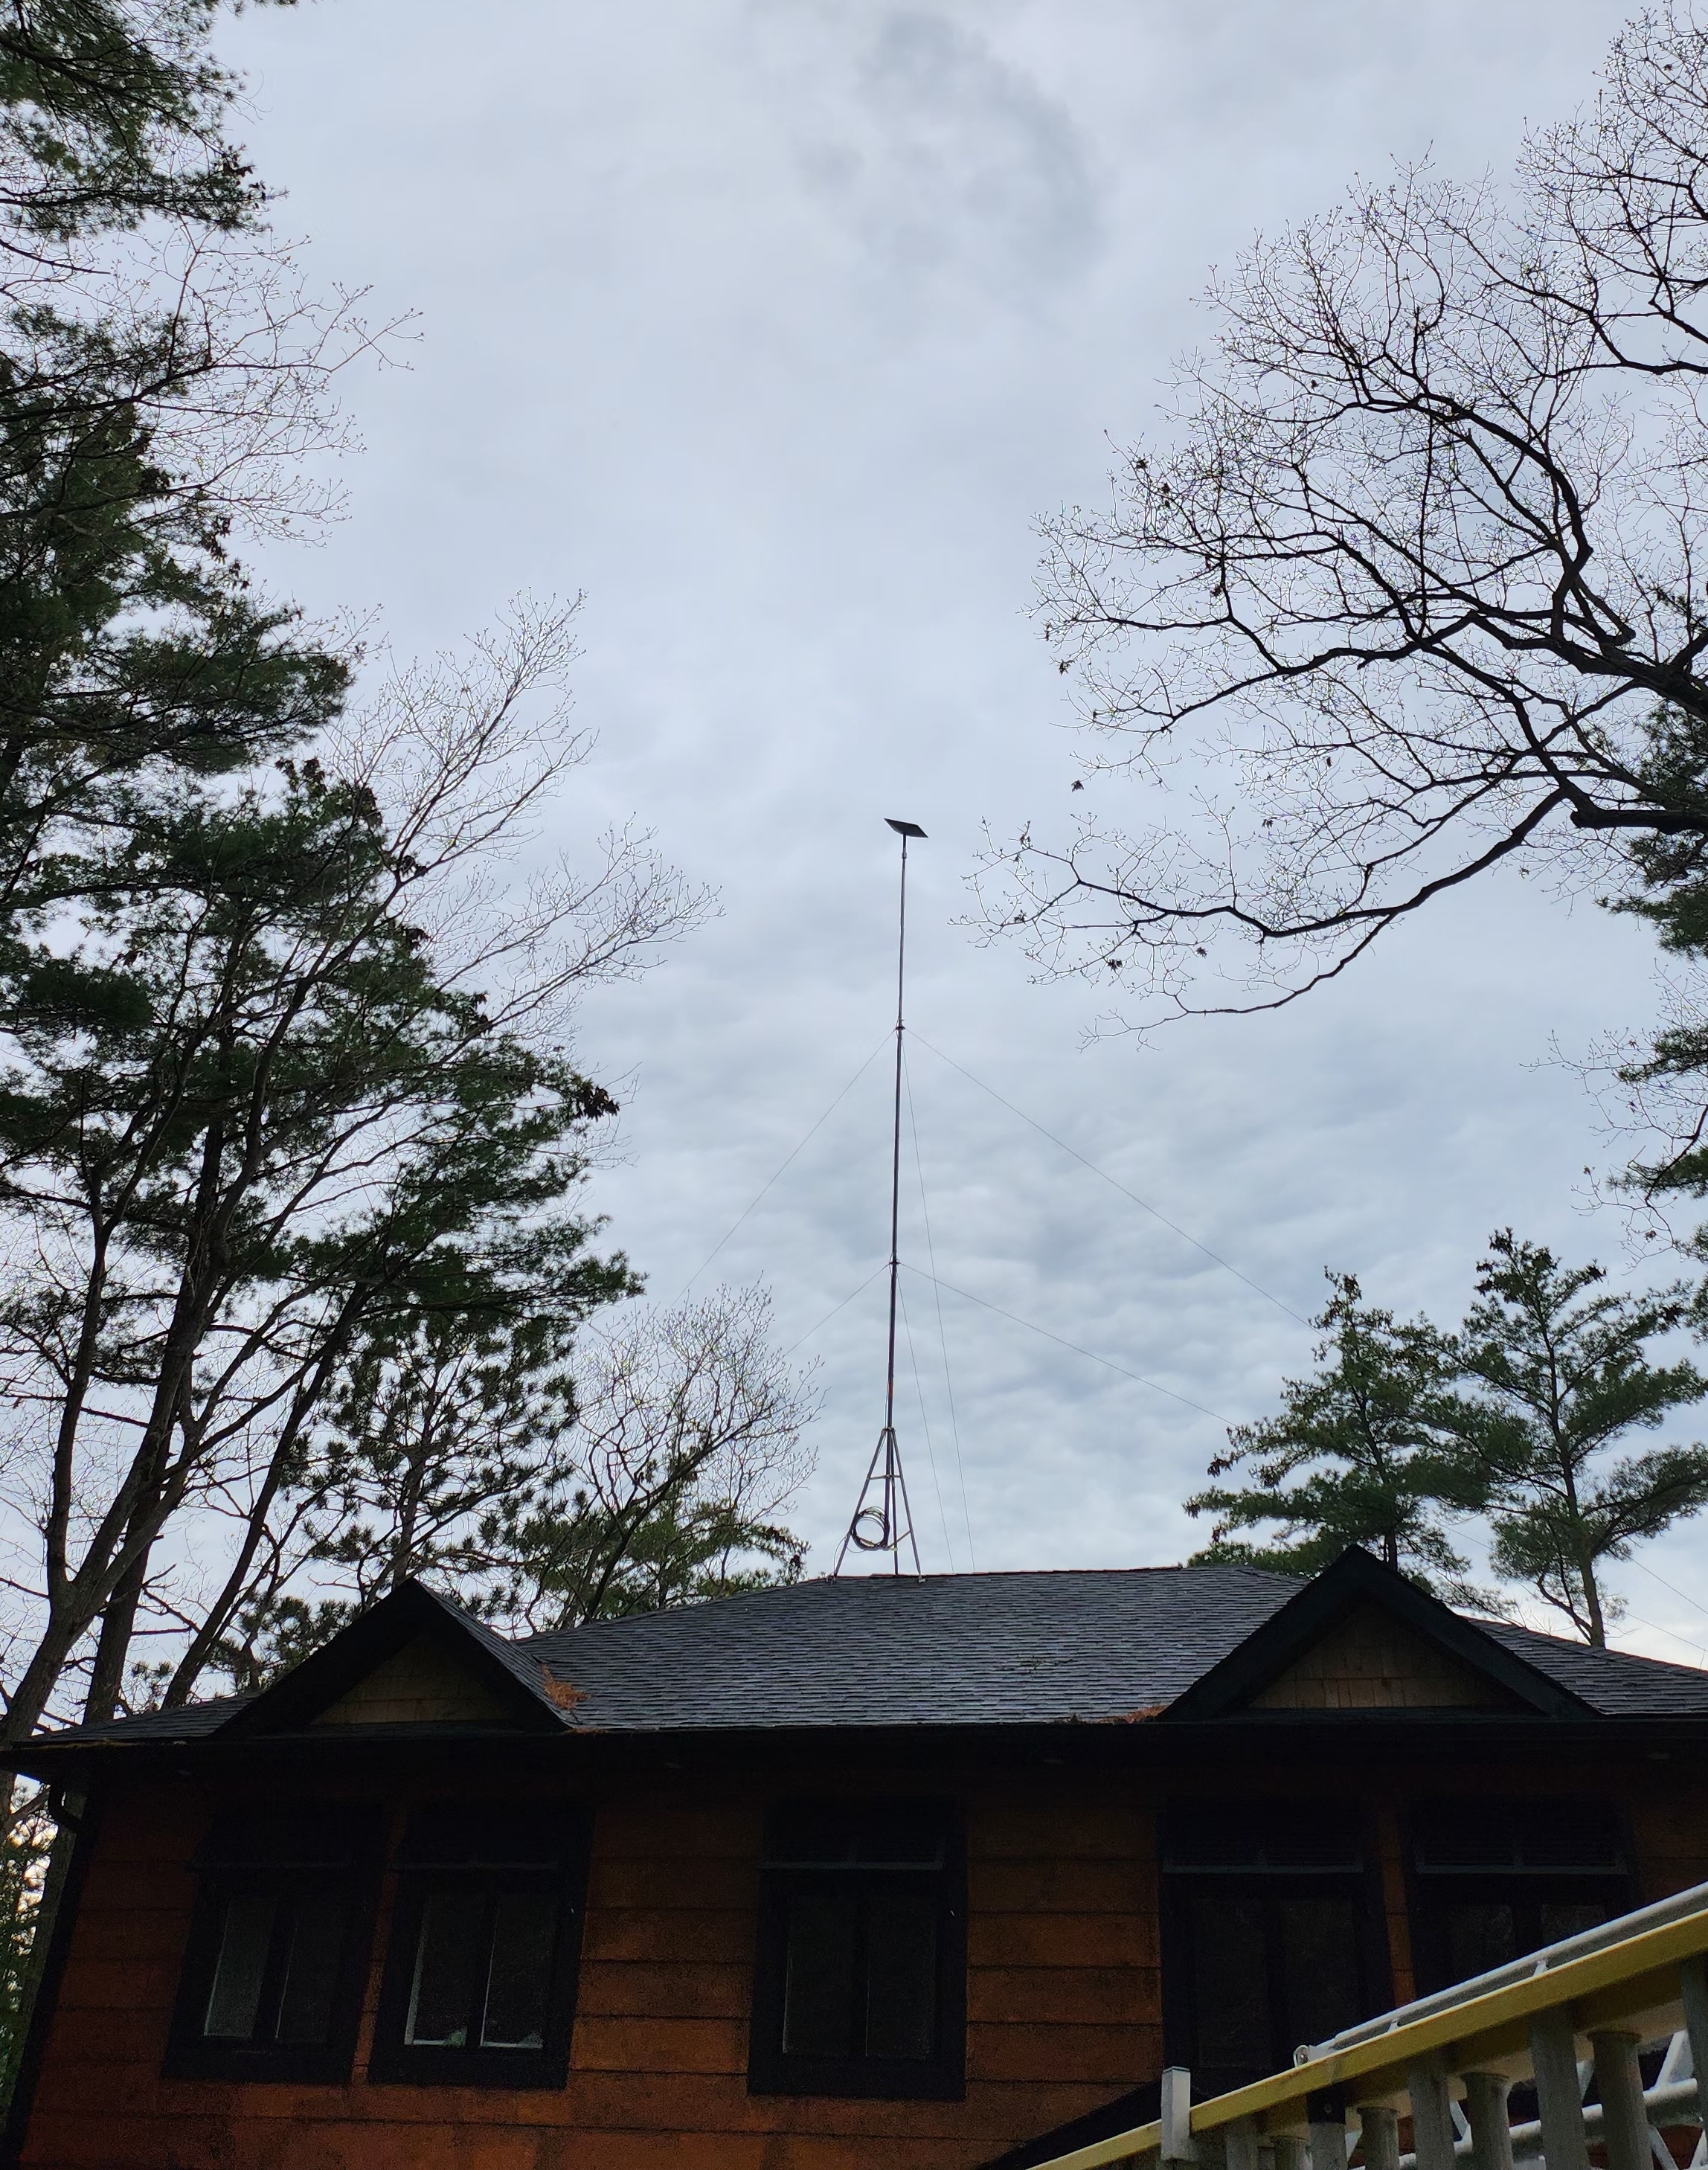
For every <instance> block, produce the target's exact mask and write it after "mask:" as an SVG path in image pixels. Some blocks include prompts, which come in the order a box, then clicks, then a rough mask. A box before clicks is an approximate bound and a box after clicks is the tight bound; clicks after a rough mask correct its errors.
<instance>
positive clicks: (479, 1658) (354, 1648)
mask: <svg viewBox="0 0 1708 2170" xmlns="http://www.w3.org/2000/svg"><path fill="white" fill-rule="evenodd" d="M424 1632H425V1633H430V1634H433V1633H437V1634H440V1635H442V1636H443V1637H444V1638H445V1639H446V1641H447V1642H453V1643H455V1644H456V1646H457V1654H458V1656H459V1657H461V1658H462V1659H463V1660H465V1661H466V1662H467V1665H468V1666H469V1668H470V1670H472V1672H473V1673H474V1674H476V1676H478V1678H479V1679H480V1680H481V1681H483V1684H484V1685H485V1686H488V1688H490V1689H491V1690H492V1691H493V1692H494V1695H495V1696H497V1697H499V1700H500V1701H501V1702H503V1703H504V1706H505V1708H507V1709H509V1710H510V1711H513V1712H514V1713H515V1726H516V1729H517V1730H518V1731H520V1732H526V1733H561V1732H563V1729H564V1725H563V1715H562V1713H560V1712H558V1710H557V1709H556V1708H554V1707H553V1706H552V1703H551V1702H550V1701H549V1700H548V1698H547V1694H546V1683H545V1676H544V1675H543V1673H542V1672H541V1670H540V1668H539V1666H538V1665H534V1666H533V1667H532V1668H531V1671H530V1669H528V1668H526V1661H519V1660H518V1659H517V1657H516V1654H515V1652H514V1651H512V1650H511V1649H510V1648H509V1646H508V1645H506V1644H504V1643H503V1642H502V1641H501V1640H500V1639H499V1637H497V1636H496V1635H494V1634H493V1633H492V1632H491V1631H490V1630H489V1629H488V1628H485V1627H482V1626H481V1624H480V1622H478V1621H477V1620H472V1619H471V1618H470V1617H469V1616H468V1614H467V1613H466V1612H465V1611H463V1610H462V1607H461V1606H456V1605H453V1604H452V1603H451V1601H450V1600H449V1599H448V1598H444V1597H440V1596H439V1595H436V1594H435V1592H434V1591H432V1590H429V1589H427V1588H426V1587H425V1586H424V1585H423V1584H421V1583H419V1582H413V1581H412V1582H406V1583H404V1584H403V1585H402V1587H401V1588H399V1589H398V1590H393V1591H392V1594H391V1595H390V1596H389V1597H382V1599H381V1600H380V1601H379V1603H378V1604H377V1605H376V1606H374V1607H373V1608H372V1610H371V1611H367V1612H364V1613H361V1614H360V1615H359V1616H358V1617H356V1618H355V1619H354V1620H352V1621H351V1622H350V1625H349V1627H344V1628H342V1629H340V1631H339V1633H337V1634H336V1635H334V1637H333V1638H332V1640H331V1641H330V1642H329V1643H328V1644H326V1645H325V1646H324V1648H323V1649H318V1650H316V1651H313V1652H312V1653H311V1654H310V1655H309V1656H307V1657H306V1658H304V1659H303V1660H302V1663H301V1664H300V1665H293V1666H292V1667H291V1670H290V1671H289V1672H288V1673H286V1674H285V1675H283V1676H282V1677H281V1678H280V1679H279V1680H276V1681H274V1683H273V1685H272V1686H270V1687H268V1688H264V1689H263V1690H262V1692H260V1694H259V1695H258V1696H255V1697H253V1698H251V1699H250V1700H249V1701H248V1702H245V1703H243V1705H242V1706H241V1707H240V1708H238V1709H237V1710H235V1711H233V1712H232V1715H231V1716H230V1717H229V1718H227V1719H225V1720H224V1721H223V1723H222V1724H220V1725H218V1726H217V1727H216V1728H215V1729H214V1731H213V1733H212V1734H204V1735H203V1736H202V1738H203V1739H204V1740H210V1739H211V1740H240V1739H243V1738H245V1737H248V1736H251V1735H254V1734H264V1733H292V1732H295V1731H296V1730H297V1729H298V1728H300V1727H301V1726H302V1725H304V1724H307V1723H309V1722H310V1721H311V1720H312V1719H313V1718H317V1717H318V1715H319V1713H321V1712H322V1711H323V1710H324V1709H325V1708H327V1706H328V1704H329V1703H334V1702H337V1700H338V1698H339V1697H340V1696H341V1695H343V1694H344V1692H345V1691H346V1690H347V1689H349V1688H353V1687H355V1685H356V1684H357V1682H358V1681H361V1680H364V1679H366V1676H368V1674H370V1673H371V1672H372V1671H373V1670H374V1668H375V1667H376V1665H383V1664H384V1663H385V1661H386V1660H387V1658H389V1657H391V1656H392V1655H393V1654H394V1653H395V1652H397V1651H398V1650H400V1649H403V1645H404V1644H406V1643H408V1642H409V1641H411V1640H412V1639H413V1638H414V1637H415V1636H417V1635H419V1634H421V1633H424ZM531 1673H532V1674H534V1675H538V1679H537V1682H536V1681H534V1680H533V1679H532V1678H531Z"/></svg>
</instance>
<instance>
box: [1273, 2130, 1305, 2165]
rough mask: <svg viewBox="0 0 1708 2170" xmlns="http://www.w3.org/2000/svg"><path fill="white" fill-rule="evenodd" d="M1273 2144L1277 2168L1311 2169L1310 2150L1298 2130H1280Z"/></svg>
mask: <svg viewBox="0 0 1708 2170" xmlns="http://www.w3.org/2000/svg"><path fill="white" fill-rule="evenodd" d="M1273 2145H1274V2149H1275V2170H1310V2150H1309V2149H1308V2148H1307V2147H1306V2146H1305V2142H1304V2141H1302V2140H1301V2139H1300V2137H1299V2135H1298V2134H1297V2133H1296V2132H1278V2133H1277V2134H1276V2135H1275V2137H1274V2142H1273Z"/></svg>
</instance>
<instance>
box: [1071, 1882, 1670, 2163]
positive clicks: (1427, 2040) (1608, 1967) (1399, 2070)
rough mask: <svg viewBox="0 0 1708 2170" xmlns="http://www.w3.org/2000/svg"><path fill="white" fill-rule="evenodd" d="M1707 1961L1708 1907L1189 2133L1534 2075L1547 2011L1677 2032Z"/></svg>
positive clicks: (1583, 2030)
mask: <svg viewBox="0 0 1708 2170" xmlns="http://www.w3.org/2000/svg"><path fill="white" fill-rule="evenodd" d="M1704 1953H1708V1907H1704V1908H1703V1909H1702V1910H1701V1911H1698V1912H1696V1913H1693V1914H1689V1915H1686V1916H1684V1917H1683V1918H1682V1919H1681V1920H1679V1921H1669V1922H1668V1923H1666V1924H1665V1925H1664V1926H1663V1927H1660V1928H1655V1929H1647V1930H1644V1931H1642V1932H1640V1933H1638V1934H1636V1935H1634V1936H1631V1937H1629V1938H1623V1939H1621V1940H1620V1942H1619V1943H1614V1944H1609V1945H1607V1946H1605V1947H1604V1948H1603V1949H1601V1950H1600V1951H1595V1952H1589V1953H1587V1954H1584V1955H1583V1957H1582V1958H1580V1959H1568V1960H1566V1961H1564V1962H1563V1963H1562V1964H1559V1965H1557V1966H1554V1967H1550V1968H1548V1969H1547V1970H1546V1971H1545V1972H1540V1973H1537V1974H1533V1975H1527V1976H1526V1977H1525V1978H1524V1980H1519V1981H1515V1982H1509V1983H1508V1984H1506V1985H1505V1986H1503V1987H1502V1988H1499V1989H1494V1990H1490V1991H1486V1993H1485V1994H1484V1995H1482V1996H1476V1997H1472V1998H1470V2000H1469V2001H1468V2002H1465V2003H1463V2004H1455V2005H1449V2006H1448V2007H1446V2008H1445V2009H1444V2010H1440V2011H1436V2012H1428V2013H1426V2014H1425V2015H1424V2016H1423V2017H1422V2018H1417V2019H1412V2020H1407V2021H1401V2022H1399V2023H1396V2025H1395V2026H1394V2027H1392V2028H1390V2030H1389V2031H1388V2032H1386V2033H1385V2034H1379V2035H1377V2036H1375V2037H1374V2039H1370V2040H1368V2041H1364V2042H1358V2043H1353V2044H1349V2045H1348V2046H1347V2047H1346V2048H1344V2049H1339V2050H1329V2051H1328V2052H1326V2054H1325V2055H1322V2056H1320V2057H1315V2058H1312V2059H1311V2060H1310V2062H1309V2063H1306V2064H1303V2065H1294V2066H1291V2067H1290V2068H1289V2070H1288V2071H1284V2072H1277V2073H1274V2074H1273V2075H1272V2076H1270V2077H1269V2078H1268V2079H1262V2080H1255V2081H1253V2082H1251V2084H1250V2085H1249V2086H1246V2087H1236V2088H1234V2089H1233V2090H1232V2091H1231V2092H1230V2093H1227V2094H1222V2095H1214V2096H1212V2097H1211V2098H1209V2100H1208V2101H1205V2102H1202V2103H1194V2104H1193V2108H1192V2111H1191V2125H1190V2129H1191V2130H1192V2131H1193V2133H1195V2134H1196V2133H1209V2132H1214V2131H1215V2130H1218V2129H1220V2128H1221V2127H1223V2126H1226V2125H1236V2124H1238V2123H1239V2122H1240V2120H1241V2119H1245V2118H1251V2119H1254V2120H1256V2121H1257V2124H1258V2125H1259V2128H1260V2129H1261V2130H1265V2131H1268V2132H1271V2133H1273V2132H1289V2131H1291V2132H1302V2131H1304V2130H1306V2129H1307V2127H1308V2125H1309V2118H1308V2115H1307V2112H1306V2104H1307V2102H1308V2099H1309V2098H1310V2097H1311V2096H1313V2095H1321V2094H1332V2095H1337V2096H1340V2097H1342V2098H1345V2099H1346V2100H1347V2101H1348V2103H1352V2104H1355V2105H1357V2106H1359V2107H1364V2106H1371V2105H1374V2104H1378V2103H1383V2102H1385V2101H1387V2102H1391V2101H1393V2100H1394V2099H1395V2098H1401V2099H1403V2098H1406V2094H1407V2074H1408V2073H1409V2072H1410V2071H1412V2068H1413V2067H1415V2066H1418V2065H1420V2064H1423V2063H1426V2062H1432V2061H1433V2063H1434V2064H1435V2065H1436V2066H1439V2067H1441V2068H1444V2069H1445V2070H1446V2071H1449V2072H1463V2071H1486V2070H1490V2069H1498V2068H1500V2067H1501V2066H1503V2065H1505V2066H1518V2067H1519V2068H1521V2069H1528V2064H1529V2059H1528V2055H1527V2054H1526V2052H1527V2044H1528V2039H1529V2024H1530V2023H1531V2022H1532V2021H1534V2020H1535V2019H1537V2018H1540V2016H1541V2015H1542V2014H1544V2013H1545V2012H1562V2011H1564V2012H1568V2013H1569V2015H1570V2018H1571V2023H1572V2032H1573V2034H1588V2033H1589V2032H1590V2031H1591V2030H1593V2029H1594V2030H1599V2029H1602V2028H1613V2027H1616V2026H1619V2025H1620V2024H1621V2023H1641V2026H1642V2028H1643V2029H1644V2031H1645V2032H1646V2033H1647V2034H1660V2033H1663V2032H1667V2031H1670V2029H1671V2028H1673V2027H1676V2026H1677V2025H1679V2024H1680V2023H1681V2020H1680V2018H1679V2013H1680V2012H1681V2008H1682V2005H1681V2000H1682V1996H1683V1991H1682V1990H1681V1988H1680V1985H1679V1964H1680V1962H1681V1961H1684V1960H1686V1959H1694V1958H1696V1957H1698V1956H1699V1955H1700V1954H1704ZM1161 2145H1162V2125H1161V2120H1160V2119H1153V2120H1152V2121H1151V2122H1150V2124H1148V2125H1135V2126H1134V2127H1133V2129H1132V2130H1130V2131H1128V2132H1123V2133H1117V2134H1115V2135H1113V2137H1112V2138H1110V2139H1108V2140H1101V2141H1094V2142H1093V2143H1092V2145H1090V2146H1086V2147H1076V2148H1074V2149H1073V2150H1071V2151H1070V2152H1069V2153H1067V2154H1065V2155H1058V2156H1054V2157H1051V2159H1050V2160H1049V2162H1046V2163H1043V2164H1040V2165H1039V2166H1038V2170H1104V2166H1106V2165H1108V2164H1110V2163H1115V2162H1127V2161H1130V2160H1131V2159H1132V2158H1133V2157H1136V2156H1145V2155H1155V2154H1156V2153H1157V2152H1158V2151H1160V2149H1161Z"/></svg>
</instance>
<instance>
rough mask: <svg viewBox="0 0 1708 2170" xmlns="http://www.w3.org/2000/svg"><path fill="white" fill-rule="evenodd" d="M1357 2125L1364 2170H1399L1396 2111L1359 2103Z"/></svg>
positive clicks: (1397, 2114)
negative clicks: (1360, 2134) (1362, 2146)
mask: <svg viewBox="0 0 1708 2170" xmlns="http://www.w3.org/2000/svg"><path fill="white" fill-rule="evenodd" d="M1358 2123H1359V2125H1361V2126H1362V2127H1363V2128H1364V2170H1400V2113H1399V2112H1398V2110H1396V2109H1389V2108H1388V2107H1387V2105H1386V2104H1385V2103H1370V2104H1369V2105H1368V2106H1366V2105H1365V2104H1364V2103H1359V2104H1358ZM1229 2170H1232V2166H1231V2164H1230V2166H1229Z"/></svg>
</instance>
